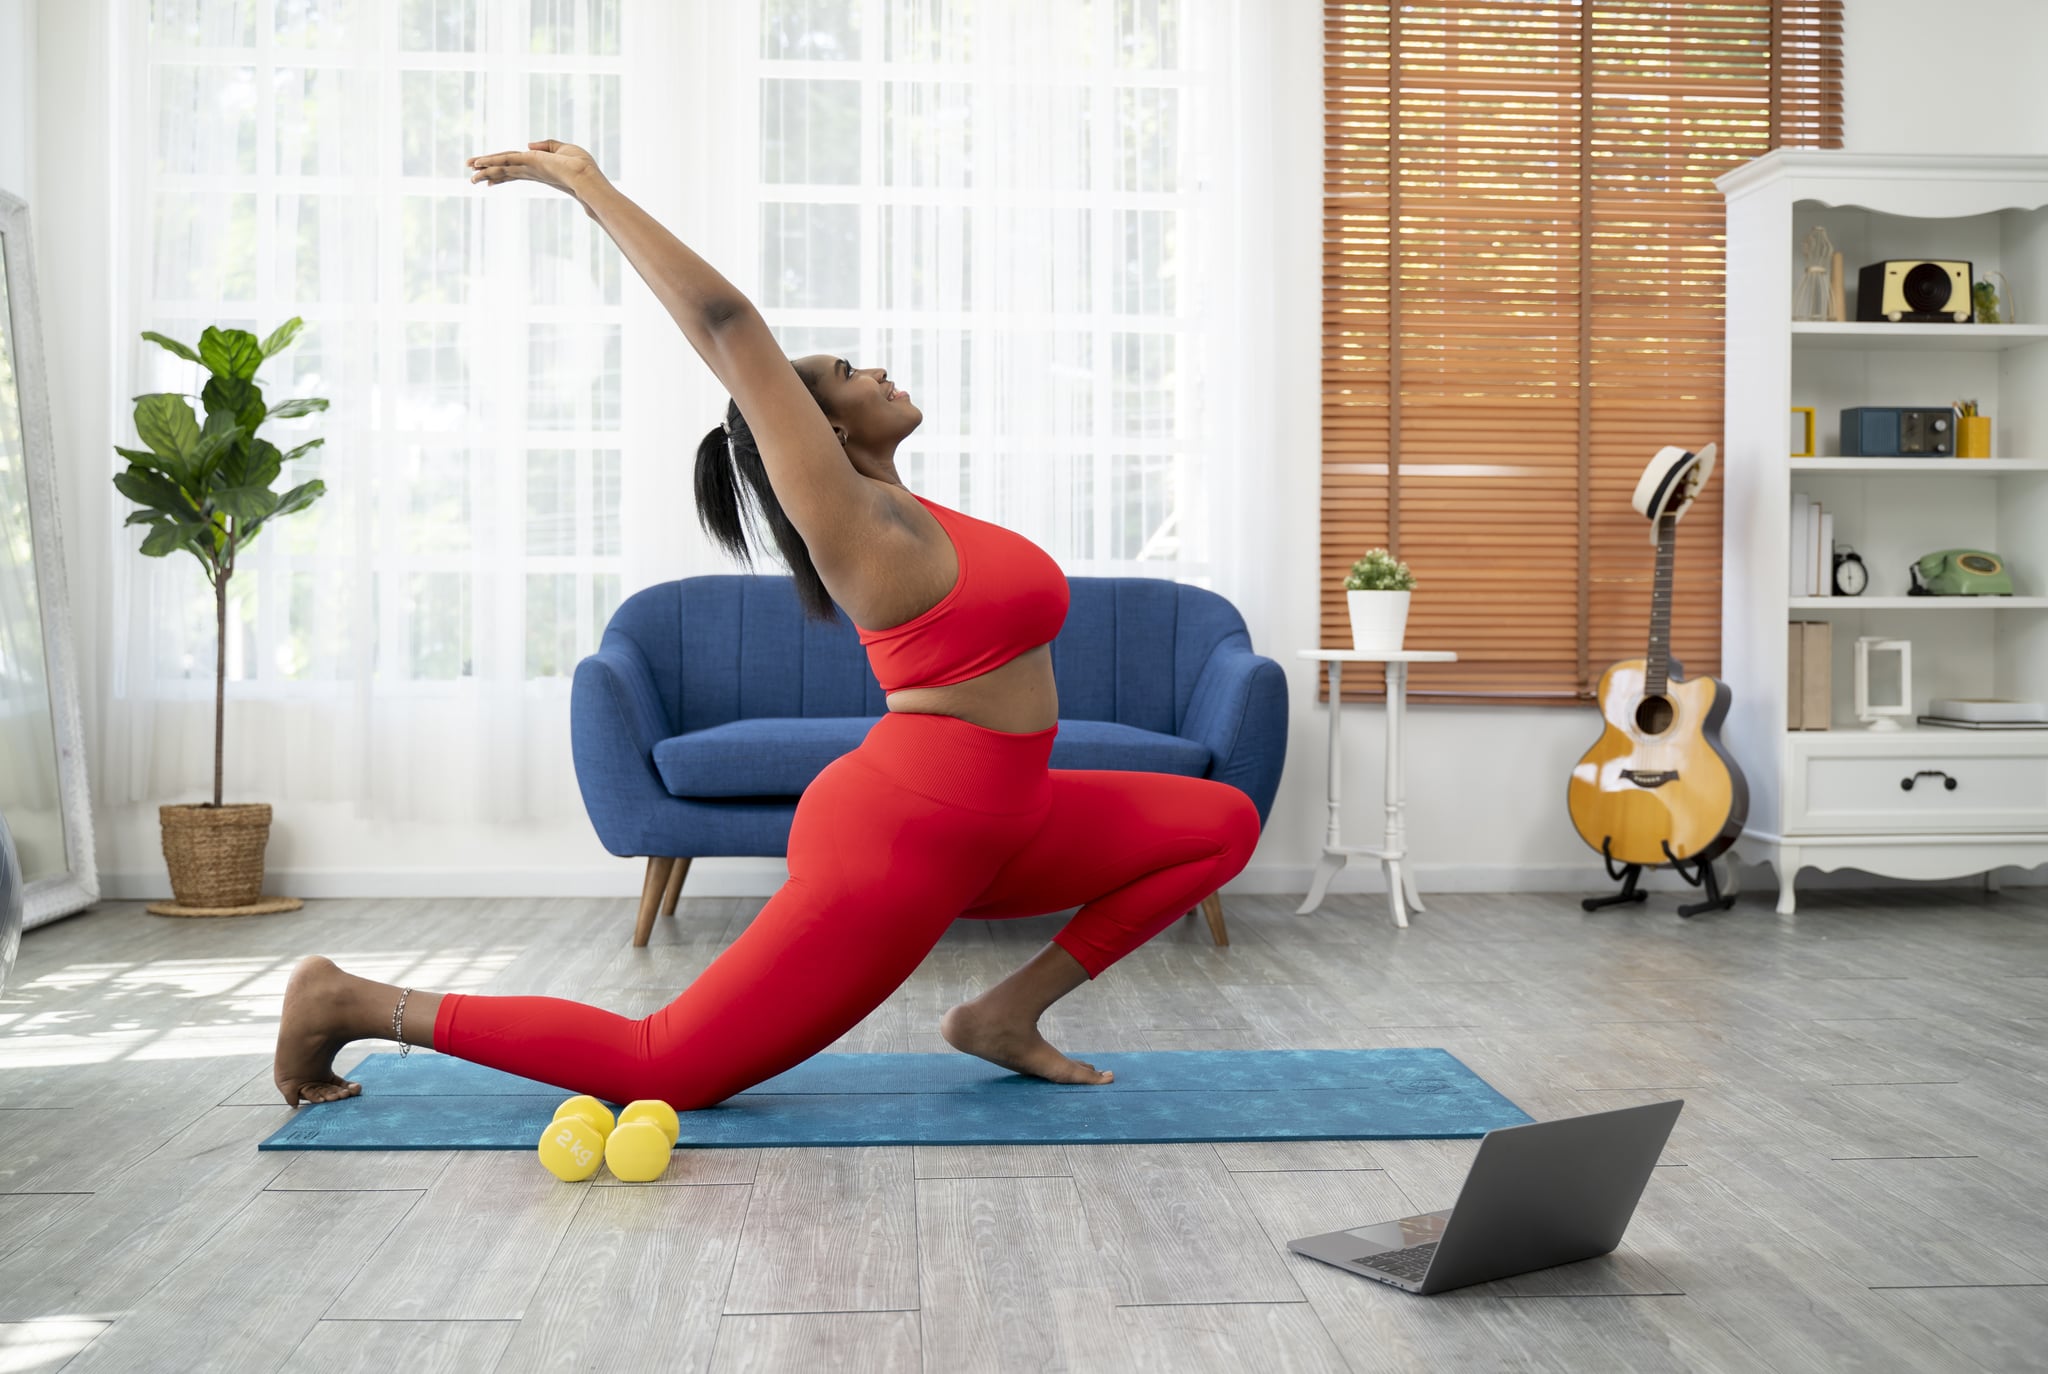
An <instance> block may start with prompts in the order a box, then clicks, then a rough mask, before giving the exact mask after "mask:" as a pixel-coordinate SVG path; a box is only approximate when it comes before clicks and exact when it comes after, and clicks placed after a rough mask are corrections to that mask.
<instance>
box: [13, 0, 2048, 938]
mask: <svg viewBox="0 0 2048 1374" xmlns="http://www.w3.org/2000/svg"><path fill="white" fill-rule="evenodd" d="M30 8H33V10H34V13H33V15H29V14H28V13H26V11H28V10H29V9H30ZM1846 9H1847V12H1848V13H1847V34H1846V42H1845V54H1844V57H1845V63H1844V65H1845V71H1846V80H1847V83H1848V84H1847V89H1846V91H1845V96H1844V104H1845V117H1846V123H1847V138H1846V142H1847V144H1848V146H1849V147H1851V148H1856V149H1861V150H1887V149H1889V150H1899V151H1938V150H1942V149H1955V150H1958V151H1962V150H1968V151H1978V152H2013V153H2048V102H2044V101H2042V100H2041V99H2040V98H2039V97H2038V96H2037V95H2036V94H2034V89H2035V88H2034V87H2033V86H2032V85H2031V84H2030V78H2031V76H2032V73H2031V71H2030V70H2029V55H2030V54H2036V53H2039V52H2042V51H2048V4H2040V3H2037V2H2036V0H1950V2H1949V3H1948V4H1946V5H1944V6H1942V7H1940V13H1941V23H1942V27H1943V29H1944V30H1945V31H1947V32H1952V33H1957V34H1960V35H1963V36H1964V38H1965V40H1966V41H1965V44H1964V46H1965V49H1966V51H1967V53H1968V57H1967V59H1966V62H1965V67H1966V70H1967V73H1968V75H1967V79H1965V80H1962V81H1953V82H1943V83H1939V84H1928V83H1922V82H1919V81H1916V80H1915V79H1914V76H1913V73H1912V70H1911V68H1912V66H1913V63H1914V60H1915V56H1916V55H1917V54H1918V53H1919V52H1921V51H1922V50H1924V48H1925V42H1924V39H1923V37H1922V32H1923V29H1924V26H1925V24H1926V22H1927V19H1928V17H1929V15H1930V13H1931V12H1932V11H1933V10H1934V7H1932V6H1929V5H1927V4H1925V3H1923V2H1922V0H1848V3H1847V5H1846ZM1271 11H1272V13H1273V15H1274V24H1275V28H1274V29H1273V30H1272V31H1271V32H1270V34H1269V35H1268V37H1267V41H1268V42H1269V44H1270V49H1269V51H1270V54H1271V61H1272V62H1273V63H1274V65H1275V67H1276V69H1277V70H1278V73H1279V74H1278V75H1277V76H1276V79H1275V80H1274V83H1273V88H1274V91H1275V95H1276V104H1275V105H1274V107H1273V110H1272V116H1271V122H1270V126H1269V132H1270V148H1269V150H1268V153H1267V156H1266V161H1267V163H1268V165H1269V167H1270V176H1271V183H1272V192H1273V193H1272V195H1271V197H1270V201H1269V204H1270V215H1271V220H1270V223H1269V224H1268V225H1266V226H1265V227H1264V233H1265V236H1266V237H1267V239H1268V240H1269V242H1270V246H1271V252H1270V262H1271V264H1272V266H1271V273H1272V277H1271V283H1272V311H1273V319H1272V325H1273V330H1274V336H1275V338H1276V339H1277V340H1278V353H1279V359H1278V362H1279V367H1278V376H1279V381H1278V384H1277V386H1276V388H1275V391H1274V394H1273V408H1274V418H1275V434H1274V448H1273V451H1272V452H1271V453H1270V454H1266V455H1261V456H1260V458H1259V459H1258V461H1260V462H1263V463H1268V464H1270V470H1271V473H1272V481H1273V484H1274V487H1273V489H1274V492H1275V494H1276V499H1275V500H1274V501H1272V502H1271V503H1270V505H1269V506H1268V507H1267V509H1268V511H1270V514H1267V515H1264V516H1262V517H1260V518H1261V519H1262V520H1263V527H1254V528H1246V529H1240V530H1236V531H1233V532H1232V535H1231V537H1233V538H1238V539H1242V540H1245V541H1247V542H1248V543H1249V544H1250V545H1251V546H1252V547H1255V548H1260V549H1264V550H1266V551H1267V552H1268V554H1269V556H1270V557H1271V558H1272V559H1273V560H1275V566H1276V575H1275V577H1274V578H1273V579H1272V586H1273V588H1274V591H1273V592H1272V594H1271V597H1270V599H1269V601H1268V602H1267V603H1266V604H1257V605H1250V604H1248V605H1244V606H1242V607H1241V609H1242V610H1243V611H1244V613H1245V617H1246V620H1247V621H1248V622H1249V623H1250V625H1251V627H1252V637H1253V642H1254V644H1255V645H1256V646H1257V648H1258V649H1259V650H1260V652H1262V653H1265V654H1268V655H1270V656H1271V657H1273V658H1274V659H1276V660H1277V661H1279V662H1280V663H1281V665H1282V666H1283V667H1284V668H1285V669H1286V671H1287V674H1288V678H1289V682H1290V689H1291V700H1292V702H1293V714H1292V719H1291V721H1290V739H1289V747H1288V759H1287V767H1286V772H1285V775H1284V777H1283V779H1282V783H1281V791H1280V795H1279V797H1278V799H1277V801H1276V802H1275V805H1274V808H1273V813H1272V816H1271V819H1270V822H1269V824H1268V826H1267V830H1266V834H1265V836H1264V837H1263V839H1262V840H1261V843H1260V846H1259V851H1258V854H1257V855H1256V857H1255V859H1254V861H1253V865H1252V867H1251V868H1250V869H1248V870H1247V871H1246V873H1245V874H1244V875H1243V876H1242V877H1240V878H1239V880H1238V881H1237V882H1236V883H1234V884H1233V885H1232V886H1233V888H1234V889H1236V890H1241V891H1297V892H1298V891H1301V890H1303V889H1305V888H1306V886H1307V881H1308V874H1309V871H1310V869H1311V868H1312V866H1313V863H1314V860H1315V856H1316V854H1317V852H1318V851H1319V848H1320V845H1321V838H1322V827H1323V816H1324V805H1323V771H1324V765H1323V760H1324V730H1325V721H1326V714H1325V710H1324V708H1322V707H1320V706H1318V705H1316V704H1315V697H1316V692H1315V683H1314V678H1313V673H1314V669H1313V667H1312V666H1311V665H1307V664H1302V663H1298V662H1297V661H1296V660H1295V658H1294V651H1295V649H1296V648H1298V647H1302V646H1306V645H1310V644H1313V643H1314V642H1315V639H1316V634H1317V598H1316V579H1317V577H1318V560H1317V553H1316V550H1315V548H1314V547H1313V546H1312V545H1311V544H1309V543H1307V542H1306V541H1304V540H1302V539H1301V537H1300V534H1301V530H1302V529H1303V528H1304V527H1305V526H1306V525H1307V524H1308V522H1309V521H1310V520H1311V519H1312V518H1313V516H1312V513H1313V512H1314V511H1315V509H1316V504H1317V499H1318V484H1317V467H1318V454H1319V452H1320V433H1319V412H1320V397H1319V387H1320V367H1319V357H1318V349H1319V344H1320V337H1321V315H1320V310H1321V290H1320V285H1321V284H1320V272H1321V246H1320V233H1321V223H1322V204H1321V183H1320V176H1321V164H1322V142H1321V129H1322V124H1321V121H1322V95H1321V70H1322V65H1321V63H1322V55H1321V46H1320V45H1321V7H1320V6H1319V5H1316V4H1314V3H1312V0H1284V3H1274V4H1273V5H1272V6H1271ZM107 14H108V10H107V7H106V6H103V5H100V4H89V5H88V4H77V3H69V2H67V0H0V44H7V43H10V42H13V41H15V40H16V35H17V33H20V32H22V31H24V30H27V31H29V32H30V34H31V35H32V38H33V42H34V44H35V48H34V51H35V58H34V62H35V75H36V76H37V77H38V81H37V83H36V84H37V87H38V90H39V92H40V94H39V96H38V97H35V99H36V100H37V101H38V104H37V113H38V114H39V115H40V118H38V119H36V120H35V121H34V133H33V136H32V138H24V137H18V136H16V135H15V134H14V133H13V132H12V129H11V127H9V126H10V124H11V121H12V120H13V118H14V115H13V111H12V109H11V108H10V107H9V104H8V99H7V96H6V95H5V94H4V92H7V91H9V90H11V89H13V83H10V82H9V81H8V80H7V72H8V68H7V59H6V57H5V56H4V55H0V183H4V181H5V176H6V172H7V169H8V167H9V166H10V158H12V159H14V160H15V162H16V163H19V162H22V161H33V163H34V165H35V167H36V168H37V169H39V170H40V172H41V175H39V176H37V177H36V178H35V184H34V185H33V187H32V189H31V190H30V192H29V195H30V201H31V205H32V208H33V211H34V213H35V214H36V217H37V218H36V231H37V234H38V245H39V248H40V250H41V252H42V277H43V286H44V311H43V314H44V319H45V322H46V326H45V327H46V329H47V331H48V334H49V338H48V340H47V341H46V342H47V345H48V347H49V350H50V354H51V368H50V373H51V382H52V390H53V393H54V394H53V398H52V399H53V404H54V406H55V412H56V414H55V420H56V428H57V436H58V443H59V446H60V450H61V452H60V466H61V467H62V468H63V470H64V472H65V475H66V476H65V481H66V485H65V490H64V491H63V493H62V499H63V501H64V516H65V534H66V538H67V540H68V541H69V544H68V548H67V558H66V564H67V567H68V569H69V572H70V576H71V585H72V588H73V601H74V603H75V605H74V612H75V615H76V617H77V619H78V622H79V634H80V640H81V648H82V659H83V661H82V662H81V664H80V668H81V675H82V676H83V677H84V679H85V680H86V681H87V682H94V681H97V680H98V679H97V673H98V666H99V664H100V662H101V661H102V660H103V658H104V655H103V653H102V651H101V648H100V646H101V645H102V644H103V643H104V637H105V635H106V634H108V633H109V627H108V625H107V619H108V615H107V605H108V601H109V597H108V590H107V579H106V577H105V576H104V574H103V572H102V569H104V568H105V567H106V566H107V561H108V557H109V545H110V541H111V534H112V530H113V527H114V524H115V516H114V513H113V511H112V509H111V500H110V493H111V491H112V488H111V486H110V485H109V484H108V482H107V480H106V478H107V476H108V474H110V473H111V470H112V469H111V466H110V464H109V463H108V462H107V460H106V457H105V455H106V454H107V453H108V452H109V445H110V444H111V443H112V442H113V441H114V440H113V435H112V422H113V415H114V407H113V405H112V400H111V394H110V387H111V385H112V382H111V377H110V376H109V374H108V371H107V369H106V366H105V361H104V360H105V359H106V358H107V357H109V356H111V352H112V347H111V345H112V343H113V341H112V340H111V338H110V328H109V326H108V324H107V321H108V320H109V318H110V315H109V303H110V294H109V293H110V287H109V284H108V283H109V280H110V277H111V276H112V274H113V270H114V264H113V263H112V261H111V252H112V247H113V245H112V242H111V238H110V232H109V230H110V225H111V223H112V216H113V214H114V212H115V211H114V206H113V200H112V195H113V187H112V185H111V184H110V182H109V179H108V178H107V177H106V176H105V175H104V172H103V169H104V168H105V167H106V166H107V161H106V158H105V151H106V148H107V146H108V142H109V140H108V132H109V130H108V117H107V115H106V114H105V113H104V111H96V110H95V109H94V108H92V107H93V106H94V105H95V104H97V102H93V101H62V100H61V97H62V94H63V93H66V92H72V91H81V90H96V89H101V88H102V85H103V83H105V82H106V81H108V80H109V75H108V73H107V70H106V68H107V43H108V33H107V24H108V22H109V20H108V17H107ZM10 22H11V23H12V24H13V25H14V26H15V27H9V25H10ZM60 102H61V107H60V108H53V107H58V106H60ZM23 144H26V145H27V146H26V149H25V151H26V153H27V158H26V159H25V158H24V157H23V153H24V148H23V147H22V146H18V145H23ZM52 168H58V169H65V171H66V174H65V175H61V176H54V177H53V176H51V175H50V174H49V169H52ZM74 169H84V172H83V174H78V173H77V172H76V171H75V170H74ZM1250 237H1252V238H1253V239H1256V238H1257V237H1258V235H1257V234H1253V235H1251V236H1250ZM228 714H229V721H230V729H229V740H228V748H229V749H231V750H232V749H236V748H247V747H255V745H256V744H257V742H256V741H247V740H238V739H236V737H235V734H234V730H233V717H234V712H233V711H232V710H230V711H229V713H228ZM1345 719H1346V723H1347V729H1346V732H1345V745H1346V747H1345V752H1344V791H1345V794H1346V796H1347V798H1348V799H1349V806H1348V812H1347V838H1349V839H1353V840H1357V841H1364V842H1370V840H1371V839H1372V838H1373V837H1374V836H1375V835H1376V834H1377V830H1378V826H1379V824H1380V821H1381V819H1382V816H1381V813H1380V811H1379V809H1378V803H1379V791H1378V788H1379V776H1380V763H1381V735H1380V731H1381V726H1382V716H1381V713H1380V712H1379V711H1378V710H1377V709H1373V708H1363V707H1352V708H1349V709H1348V710H1347V711H1346V713H1345ZM85 723H86V732H87V748H88V751H91V750H92V749H93V745H94V741H95V740H96V739H97V738H98V733H97V727H98V716H97V712H96V711H95V710H94V707H93V703H91V702H88V703H87V704H86V722H85ZM1598 733H1599V730H1598V722H1597V719H1596V718H1595V716H1594V714H1593V713H1592V712H1591V710H1590V709H1588V710H1584V711H1570V710H1554V709H1537V708H1522V709H1477V708H1462V707H1435V708H1431V707H1418V708H1415V709H1413V711H1412V712H1411V716H1410V719H1409V749H1410V754H1409V758H1410V763H1409V843H1410V848H1411V850H1412V852H1413V853H1414V855H1415V858H1416V861H1417V865H1418V868H1419V871H1420V875H1421V880H1422V884H1423V886H1424V888H1425V889H1430V888H1434V889H1437V890H1504V889H1510V888H1524V889H1528V888H1550V889H1565V890H1570V889H1587V890H1592V889H1596V888H1598V887H1600V886H1602V885H1603V883H1604V880H1603V879H1602V878H1601V877H1600V875H1599V869H1598V864H1597V860H1596V859H1595V858H1594V857H1593V856H1592V855H1591V854H1589V853H1588V852H1587V851H1586V850H1585V849H1584V847H1583V846H1582V845H1581V843H1580V841H1579V840H1578V838H1577V836H1576V835H1575V834H1574V833H1573V831H1572V829H1571V827H1570V824H1569V822H1568V820H1567V819H1566V817H1565V814H1564V807H1563V800H1564V780H1565V777H1566V775H1567V774H1568V772H1569V771H1570V768H1571V765H1572V764H1573V763H1574V762H1575V761H1576V760H1577V759H1578V757H1579V755H1580V754H1581V753H1583V752H1584V751H1585V749H1586V748H1587V747H1588V746H1589V745H1591V743H1592V742H1593V740H1594V739H1595V738H1596V737H1597V735H1598ZM96 813H97V825H98V832H97V834H98V848H99V855H100V865H101V883H102V888H103V890H104V891H105V892H106V893H107V895H108V896H110V897H142V896H149V897H155V896H162V895H167V894H168V890H169V889H168V884H167V882H166V880H165V877H164V869H163V861H162V858H161V853H160V848H159V840H158V829H157V819H156V814H155V810H154V808H153V807H120V808H111V809H110V808H108V807H106V806H104V805H101V806H98V807H97V808H96ZM269 865H270V868H271V870H272V872H273V874H274V876H273V878H272V880H271V883H270V885H269V886H270V890H272V891H288V892H291V893H294V894H297V895H301V896H313V897H317V896H331V895H435V894H442V893H450V894H469V895H478V896H499V895H551V894H563V895H566V894H582V893H590V894H597V893H607V894H617V895H619V896H632V895H636V894H637V893H638V891H639V882H640V878H639V872H638V868H637V866H636V865H634V864H631V863H628V862H626V861H624V860H619V859H614V858H612V857H611V856H609V855H607V854H606V853H605V852H604V850H603V849H602V847H601V846H600V845H599V844H598V843H597V840H596V838H595V837H594V836H593V835H592V834H591V833H590V831H589V830H588V828H587V827H581V828H574V829H570V830H568V831H567V832H562V831H533V830H517V829H510V828H502V827H500V828H493V829H489V830H482V829H472V828H468V827H448V828H444V829H442V830H436V829H434V828H431V827H421V826H407V827H404V828H393V827H379V826H372V825H366V824H364V823H362V822H359V821H357V820H355V819H354V818H353V817H351V816H350V815H349V814H348V810H347V808H345V807H338V806H337V807H291V808H288V809H284V810H281V811H280V812H279V814H278V816H277V821H276V828H275V830H274V832H273V835H272V839H271V848H270V853H269ZM781 871H782V870H781V866H780V864H779V863H775V862H772V861H761V860H741V859H727V860H703V861H700V862H699V863H698V864H697V865H696V866H695V867H694V868H693V869H692V872H691V875H690V880H689V881H690V890H691V891H692V892H703V893H715V892H726V893H766V892H768V891H770V890H772V888H773V886H774V884H775V883H776V882H778V881H779V880H780V876H781ZM1335 886H1336V890H1339V891H1344V890H1377V889H1378V888H1379V882H1378V874H1377V872H1376V871H1368V870H1362V869H1361V868H1359V867H1357V866H1354V867H1353V868H1352V869H1350V870H1348V871H1347V872H1346V873H1345V874H1343V875H1342V876H1340V878H1339V879H1338V881H1337V884H1336V885H1335Z"/></svg>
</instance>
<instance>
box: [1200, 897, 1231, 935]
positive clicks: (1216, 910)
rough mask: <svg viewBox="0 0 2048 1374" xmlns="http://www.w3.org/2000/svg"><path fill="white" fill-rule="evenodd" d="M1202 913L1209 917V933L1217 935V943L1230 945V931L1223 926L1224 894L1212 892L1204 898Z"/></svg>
mask: <svg viewBox="0 0 2048 1374" xmlns="http://www.w3.org/2000/svg"><path fill="white" fill-rule="evenodd" d="M1202 914H1203V915H1204V916H1207V917H1208V918H1209V933H1210V934H1211V935H1213V936H1215V937H1216V943H1217V944H1219V945H1228V944H1229V943H1230V932H1229V931H1227V930H1225V929H1224V928H1223V894H1222V893H1220V892H1212V893H1210V894H1209V895H1208V896H1206V897H1204V898H1202Z"/></svg>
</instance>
